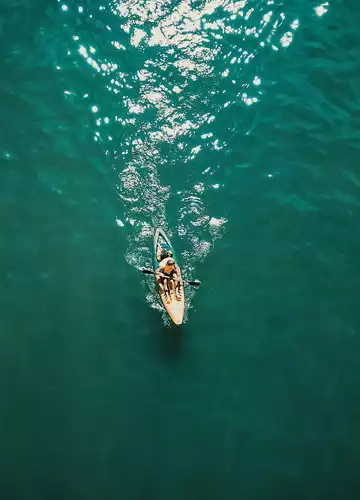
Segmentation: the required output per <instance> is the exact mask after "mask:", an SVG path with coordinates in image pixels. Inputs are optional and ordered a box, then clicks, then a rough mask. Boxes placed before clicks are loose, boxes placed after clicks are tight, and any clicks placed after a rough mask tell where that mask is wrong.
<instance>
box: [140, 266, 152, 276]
mask: <svg viewBox="0 0 360 500" xmlns="http://www.w3.org/2000/svg"><path fill="white" fill-rule="evenodd" d="M140 271H141V272H142V273H144V274H154V271H152V270H151V269H145V267H143V268H141V269H140Z"/></svg>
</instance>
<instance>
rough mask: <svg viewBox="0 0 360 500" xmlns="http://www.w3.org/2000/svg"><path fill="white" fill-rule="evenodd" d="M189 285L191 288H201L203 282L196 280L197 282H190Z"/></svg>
mask: <svg viewBox="0 0 360 500" xmlns="http://www.w3.org/2000/svg"><path fill="white" fill-rule="evenodd" d="M188 283H189V285H191V286H200V285H201V281H199V280H195V281H188Z"/></svg>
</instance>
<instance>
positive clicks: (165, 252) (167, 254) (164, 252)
mask: <svg viewBox="0 0 360 500" xmlns="http://www.w3.org/2000/svg"><path fill="white" fill-rule="evenodd" d="M172 254H173V253H172V251H171V250H167V249H166V248H163V249H162V250H161V254H160V257H161V258H162V259H165V258H166V257H172Z"/></svg>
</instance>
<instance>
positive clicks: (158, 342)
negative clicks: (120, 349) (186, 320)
mask: <svg viewBox="0 0 360 500" xmlns="http://www.w3.org/2000/svg"><path fill="white" fill-rule="evenodd" d="M148 326H149V342H150V343H151V347H152V348H153V349H154V350H155V351H156V353H157V355H159V356H160V357H161V358H162V359H163V360H165V361H167V362H169V363H173V362H178V361H180V359H181V357H182V353H183V340H184V339H183V337H184V329H185V326H181V327H177V326H175V325H170V324H164V322H163V319H162V317H161V315H160V314H159V311H155V310H150V311H149V314H148Z"/></svg>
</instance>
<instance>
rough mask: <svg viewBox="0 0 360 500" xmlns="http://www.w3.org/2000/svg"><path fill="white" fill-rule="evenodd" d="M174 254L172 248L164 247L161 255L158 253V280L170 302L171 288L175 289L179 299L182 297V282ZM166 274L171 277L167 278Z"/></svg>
mask: <svg viewBox="0 0 360 500" xmlns="http://www.w3.org/2000/svg"><path fill="white" fill-rule="evenodd" d="M172 255H173V254H172V251H171V250H167V249H162V251H161V253H160V255H158V260H159V261H160V264H159V267H158V268H157V270H156V281H157V283H158V284H159V286H160V288H161V290H162V291H163V292H164V294H165V297H166V300H167V302H168V303H170V302H171V289H173V290H174V293H175V297H176V298H177V299H178V300H180V299H181V288H180V287H181V283H180V282H179V281H178V278H179V275H178V268H177V266H176V263H175V260H174V259H173V257H172ZM164 275H165V276H166V277H167V276H168V277H169V278H165V277H164Z"/></svg>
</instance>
